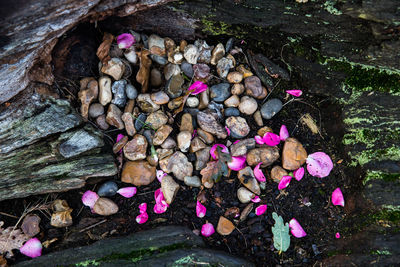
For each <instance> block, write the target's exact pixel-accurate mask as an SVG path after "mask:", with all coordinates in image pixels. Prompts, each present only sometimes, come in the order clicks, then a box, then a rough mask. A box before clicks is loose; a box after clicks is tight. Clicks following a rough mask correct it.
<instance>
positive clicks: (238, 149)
mask: <svg viewBox="0 0 400 267" xmlns="http://www.w3.org/2000/svg"><path fill="white" fill-rule="evenodd" d="M255 147H256V141H255V140H254V138H248V139H244V140H240V141H239V142H237V143H236V144H233V145H231V146H230V150H231V155H232V156H234V157H237V156H242V155H246V154H247V151H249V150H250V149H253V148H255Z"/></svg>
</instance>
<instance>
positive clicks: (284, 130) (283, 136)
mask: <svg viewBox="0 0 400 267" xmlns="http://www.w3.org/2000/svg"><path fill="white" fill-rule="evenodd" d="M288 137H289V132H288V129H287V128H286V125H284V124H282V126H281V130H280V131H279V138H280V139H281V141H285V140H286V139H287V138H288Z"/></svg>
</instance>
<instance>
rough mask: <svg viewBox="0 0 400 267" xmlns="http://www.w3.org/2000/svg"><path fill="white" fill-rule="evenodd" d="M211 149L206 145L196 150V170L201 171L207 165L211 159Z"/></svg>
mask: <svg viewBox="0 0 400 267" xmlns="http://www.w3.org/2000/svg"><path fill="white" fill-rule="evenodd" d="M210 150H211V148H210V147H206V148H204V149H202V150H199V151H197V152H196V163H195V168H196V170H198V171H200V170H202V169H203V168H205V167H206V165H207V162H208V161H209V159H210Z"/></svg>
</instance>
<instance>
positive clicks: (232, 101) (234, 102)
mask: <svg viewBox="0 0 400 267" xmlns="http://www.w3.org/2000/svg"><path fill="white" fill-rule="evenodd" d="M239 104H240V99H239V97H238V96H237V95H232V96H230V97H229V98H228V99H227V100H225V101H224V105H225V106H226V107H228V108H229V107H234V108H236V107H238V106H239Z"/></svg>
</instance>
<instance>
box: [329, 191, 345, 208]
mask: <svg viewBox="0 0 400 267" xmlns="http://www.w3.org/2000/svg"><path fill="white" fill-rule="evenodd" d="M332 204H333V205H335V206H342V207H344V197H343V194H342V190H340V188H339V187H338V188H336V189H335V191H333V192H332Z"/></svg>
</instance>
